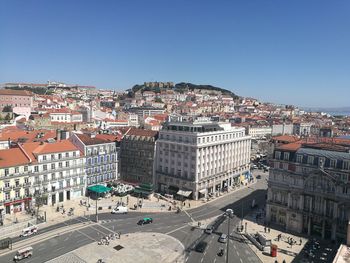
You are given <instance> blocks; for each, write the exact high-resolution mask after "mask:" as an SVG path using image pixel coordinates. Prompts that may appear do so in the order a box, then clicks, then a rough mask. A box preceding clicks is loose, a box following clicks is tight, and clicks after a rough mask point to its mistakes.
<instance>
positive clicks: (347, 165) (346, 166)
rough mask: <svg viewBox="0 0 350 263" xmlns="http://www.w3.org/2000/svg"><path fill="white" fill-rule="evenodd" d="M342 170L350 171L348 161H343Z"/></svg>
mask: <svg viewBox="0 0 350 263" xmlns="http://www.w3.org/2000/svg"><path fill="white" fill-rule="evenodd" d="M343 169H344V170H350V162H349V161H344V162H343Z"/></svg>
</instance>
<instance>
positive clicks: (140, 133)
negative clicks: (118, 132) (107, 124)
mask: <svg viewBox="0 0 350 263" xmlns="http://www.w3.org/2000/svg"><path fill="white" fill-rule="evenodd" d="M126 135H134V136H145V137H155V136H157V135H158V132H157V131H151V130H142V129H136V128H131V129H130V130H129V131H128V132H127V133H126Z"/></svg>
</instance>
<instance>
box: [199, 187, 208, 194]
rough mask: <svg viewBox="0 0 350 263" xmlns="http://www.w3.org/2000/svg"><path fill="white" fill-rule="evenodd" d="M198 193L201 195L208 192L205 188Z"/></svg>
mask: <svg viewBox="0 0 350 263" xmlns="http://www.w3.org/2000/svg"><path fill="white" fill-rule="evenodd" d="M199 192H200V193H201V194H205V193H206V192H208V190H207V189H206V188H205V189H201V190H199Z"/></svg>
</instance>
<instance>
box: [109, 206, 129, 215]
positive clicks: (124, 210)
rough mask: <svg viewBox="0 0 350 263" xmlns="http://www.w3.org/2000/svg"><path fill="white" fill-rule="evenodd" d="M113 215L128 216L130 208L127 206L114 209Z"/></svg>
mask: <svg viewBox="0 0 350 263" xmlns="http://www.w3.org/2000/svg"><path fill="white" fill-rule="evenodd" d="M111 213H112V214H127V213H128V208H127V207H126V206H117V207H116V208H113V209H112V212H111Z"/></svg>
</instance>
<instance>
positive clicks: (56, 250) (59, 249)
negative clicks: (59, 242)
mask: <svg viewBox="0 0 350 263" xmlns="http://www.w3.org/2000/svg"><path fill="white" fill-rule="evenodd" d="M61 249H64V247H59V248H56V249H55V251H58V250H61Z"/></svg>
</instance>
